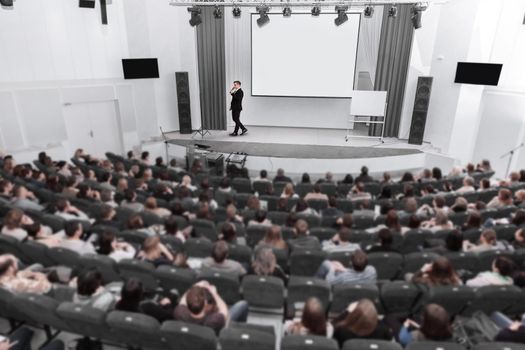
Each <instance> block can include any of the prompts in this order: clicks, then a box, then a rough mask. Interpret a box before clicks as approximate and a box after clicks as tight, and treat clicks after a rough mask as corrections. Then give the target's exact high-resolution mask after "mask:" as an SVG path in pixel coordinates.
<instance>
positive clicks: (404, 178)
mask: <svg viewBox="0 0 525 350" xmlns="http://www.w3.org/2000/svg"><path fill="white" fill-rule="evenodd" d="M415 181H416V179H414V175H413V174H412V173H411V172H408V171H407V172H406V173H404V174H403V176H402V177H401V180H399V182H401V183H403V182H415Z"/></svg>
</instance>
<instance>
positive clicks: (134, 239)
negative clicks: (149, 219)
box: [117, 230, 149, 246]
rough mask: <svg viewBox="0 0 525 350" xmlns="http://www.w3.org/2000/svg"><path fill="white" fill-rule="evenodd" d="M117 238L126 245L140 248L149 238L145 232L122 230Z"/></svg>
mask: <svg viewBox="0 0 525 350" xmlns="http://www.w3.org/2000/svg"><path fill="white" fill-rule="evenodd" d="M117 237H118V238H120V239H122V240H124V241H126V242H128V243H131V244H134V245H137V246H141V245H142V244H143V243H144V241H145V240H146V238H148V237H149V235H148V234H147V233H146V232H141V231H133V230H124V231H120V232H119V233H118V235H117Z"/></svg>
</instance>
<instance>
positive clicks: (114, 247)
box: [97, 231, 137, 262]
mask: <svg viewBox="0 0 525 350" xmlns="http://www.w3.org/2000/svg"><path fill="white" fill-rule="evenodd" d="M97 253H99V254H101V255H106V256H109V257H110V258H111V259H113V260H115V261H116V262H119V261H120V260H122V259H132V258H134V257H135V254H136V253H137V251H136V250H135V248H134V247H133V246H132V245H131V244H129V243H128V242H119V241H117V236H116V235H115V233H113V232H111V231H104V232H102V233H101V234H99V237H98V249H97Z"/></svg>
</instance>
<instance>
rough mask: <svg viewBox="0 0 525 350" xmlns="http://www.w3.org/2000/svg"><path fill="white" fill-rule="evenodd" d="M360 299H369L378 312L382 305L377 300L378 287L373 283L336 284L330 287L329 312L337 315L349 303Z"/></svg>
mask: <svg viewBox="0 0 525 350" xmlns="http://www.w3.org/2000/svg"><path fill="white" fill-rule="evenodd" d="M361 299H370V300H371V301H373V302H374V304H375V305H376V307H377V309H378V312H379V313H380V312H381V310H382V307H381V305H380V301H379V288H378V287H377V285H375V284H357V283H352V284H350V283H349V284H338V285H336V286H334V287H333V288H332V305H331V306H330V314H331V315H337V314H339V313H341V312H343V311H344V310H345V309H346V308H347V307H348V305H349V304H351V303H353V302H354V301H359V300H361Z"/></svg>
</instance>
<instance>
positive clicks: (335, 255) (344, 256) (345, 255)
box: [328, 252, 352, 267]
mask: <svg viewBox="0 0 525 350" xmlns="http://www.w3.org/2000/svg"><path fill="white" fill-rule="evenodd" d="M351 257H352V252H331V253H329V254H328V260H330V261H339V262H340V263H341V264H343V265H344V266H345V267H349V266H350V258H351Z"/></svg>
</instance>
